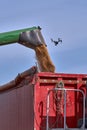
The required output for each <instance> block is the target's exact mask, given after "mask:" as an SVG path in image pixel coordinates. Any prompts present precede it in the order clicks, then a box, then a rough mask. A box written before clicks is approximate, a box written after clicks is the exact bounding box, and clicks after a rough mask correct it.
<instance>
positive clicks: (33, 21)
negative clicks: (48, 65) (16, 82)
mask: <svg viewBox="0 0 87 130" xmlns="http://www.w3.org/2000/svg"><path fill="white" fill-rule="evenodd" d="M0 25H1V26H0V32H7V31H11V30H17V29H22V28H27V27H32V26H38V25H39V26H41V27H42V34H43V36H44V39H45V41H46V44H47V45H48V51H49V53H50V56H51V58H52V61H53V62H54V64H55V66H56V72H62V73H87V56H86V54H87V0H44V1H41V0H36V1H35V0H1V1H0ZM58 37H60V38H62V40H63V42H62V44H59V45H58V46H56V47H55V46H54V45H53V44H52V43H51V41H50V38H53V39H55V40H57V38H58ZM35 62H36V59H35V52H34V51H33V50H31V49H28V48H26V47H24V46H21V45H19V44H17V43H16V44H12V45H7V46H1V47H0V84H4V83H6V82H8V81H10V80H12V79H14V78H15V76H16V75H17V74H18V73H21V72H23V71H25V70H26V69H28V68H30V67H32V66H33V65H35Z"/></svg>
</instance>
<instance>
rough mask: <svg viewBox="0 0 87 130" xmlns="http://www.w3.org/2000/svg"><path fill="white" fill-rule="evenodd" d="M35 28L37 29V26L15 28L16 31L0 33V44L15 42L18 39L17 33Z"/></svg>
mask: <svg viewBox="0 0 87 130" xmlns="http://www.w3.org/2000/svg"><path fill="white" fill-rule="evenodd" d="M35 29H38V27H32V28H25V29H21V30H16V31H11V32H5V33H0V46H1V45H7V44H11V43H16V42H18V41H19V35H20V33H21V32H26V31H31V30H35Z"/></svg>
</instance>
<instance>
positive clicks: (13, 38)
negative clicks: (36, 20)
mask: <svg viewBox="0 0 87 130" xmlns="http://www.w3.org/2000/svg"><path fill="white" fill-rule="evenodd" d="M40 30H41V28H40V27H32V28H26V29H22V30H16V31H11V32H5V33H0V46H1V45H7V44H13V43H19V44H22V45H24V46H26V47H28V48H31V49H33V50H34V51H35V53H36V58H37V61H38V66H39V70H40V71H41V72H55V66H54V64H53V63H52V61H51V59H50V56H49V53H48V50H47V47H46V43H45V41H44V39H43V36H42V34H41V31H40Z"/></svg>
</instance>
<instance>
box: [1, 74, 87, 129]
mask: <svg viewBox="0 0 87 130" xmlns="http://www.w3.org/2000/svg"><path fill="white" fill-rule="evenodd" d="M61 80H62V82H63V83H64V87H65V88H75V89H81V90H83V91H84V92H85V87H86V81H87V75H86V74H63V73H45V72H43V73H36V72H35V74H33V75H32V74H31V75H29V76H28V75H25V78H24V77H23V79H21V81H20V83H19V84H17V86H15V87H13V89H12V87H11V88H10V89H8V90H5V91H3V92H1V93H0V130H46V104H47V101H46V98H47V93H48V91H49V90H50V89H52V88H55V87H56V84H57V83H58V82H59V81H61ZM56 94H58V95H56ZM58 97H61V92H59V93H53V92H51V94H50V101H51V102H50V112H49V125H50V128H51V127H52V128H57V127H63V120H64V119H63V118H64V117H63V116H64V115H63V114H64V113H63V103H64V102H63V99H62V100H61V102H57V101H58ZM66 105H67V113H66V116H67V118H66V119H67V126H68V127H70V128H74V127H77V123H78V120H79V119H80V118H81V117H82V111H83V110H82V95H81V94H80V93H75V92H71V91H70V92H67V101H66ZM72 122H73V123H72Z"/></svg>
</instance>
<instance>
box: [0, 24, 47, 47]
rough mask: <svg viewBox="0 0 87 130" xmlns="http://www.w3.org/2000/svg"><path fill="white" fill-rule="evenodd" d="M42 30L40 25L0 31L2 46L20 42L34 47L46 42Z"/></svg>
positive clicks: (0, 43)
mask: <svg viewBox="0 0 87 130" xmlns="http://www.w3.org/2000/svg"><path fill="white" fill-rule="evenodd" d="M40 30H41V28H40V27H39V26H38V27H32V28H26V29H21V30H16V31H10V32H4V33H0V46H1V45H8V44H13V43H20V44H22V45H24V46H26V47H29V48H32V49H33V48H35V47H36V46H39V45H42V44H45V41H44V39H43V36H42V34H41V31H40ZM45 45H46V44H45Z"/></svg>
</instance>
